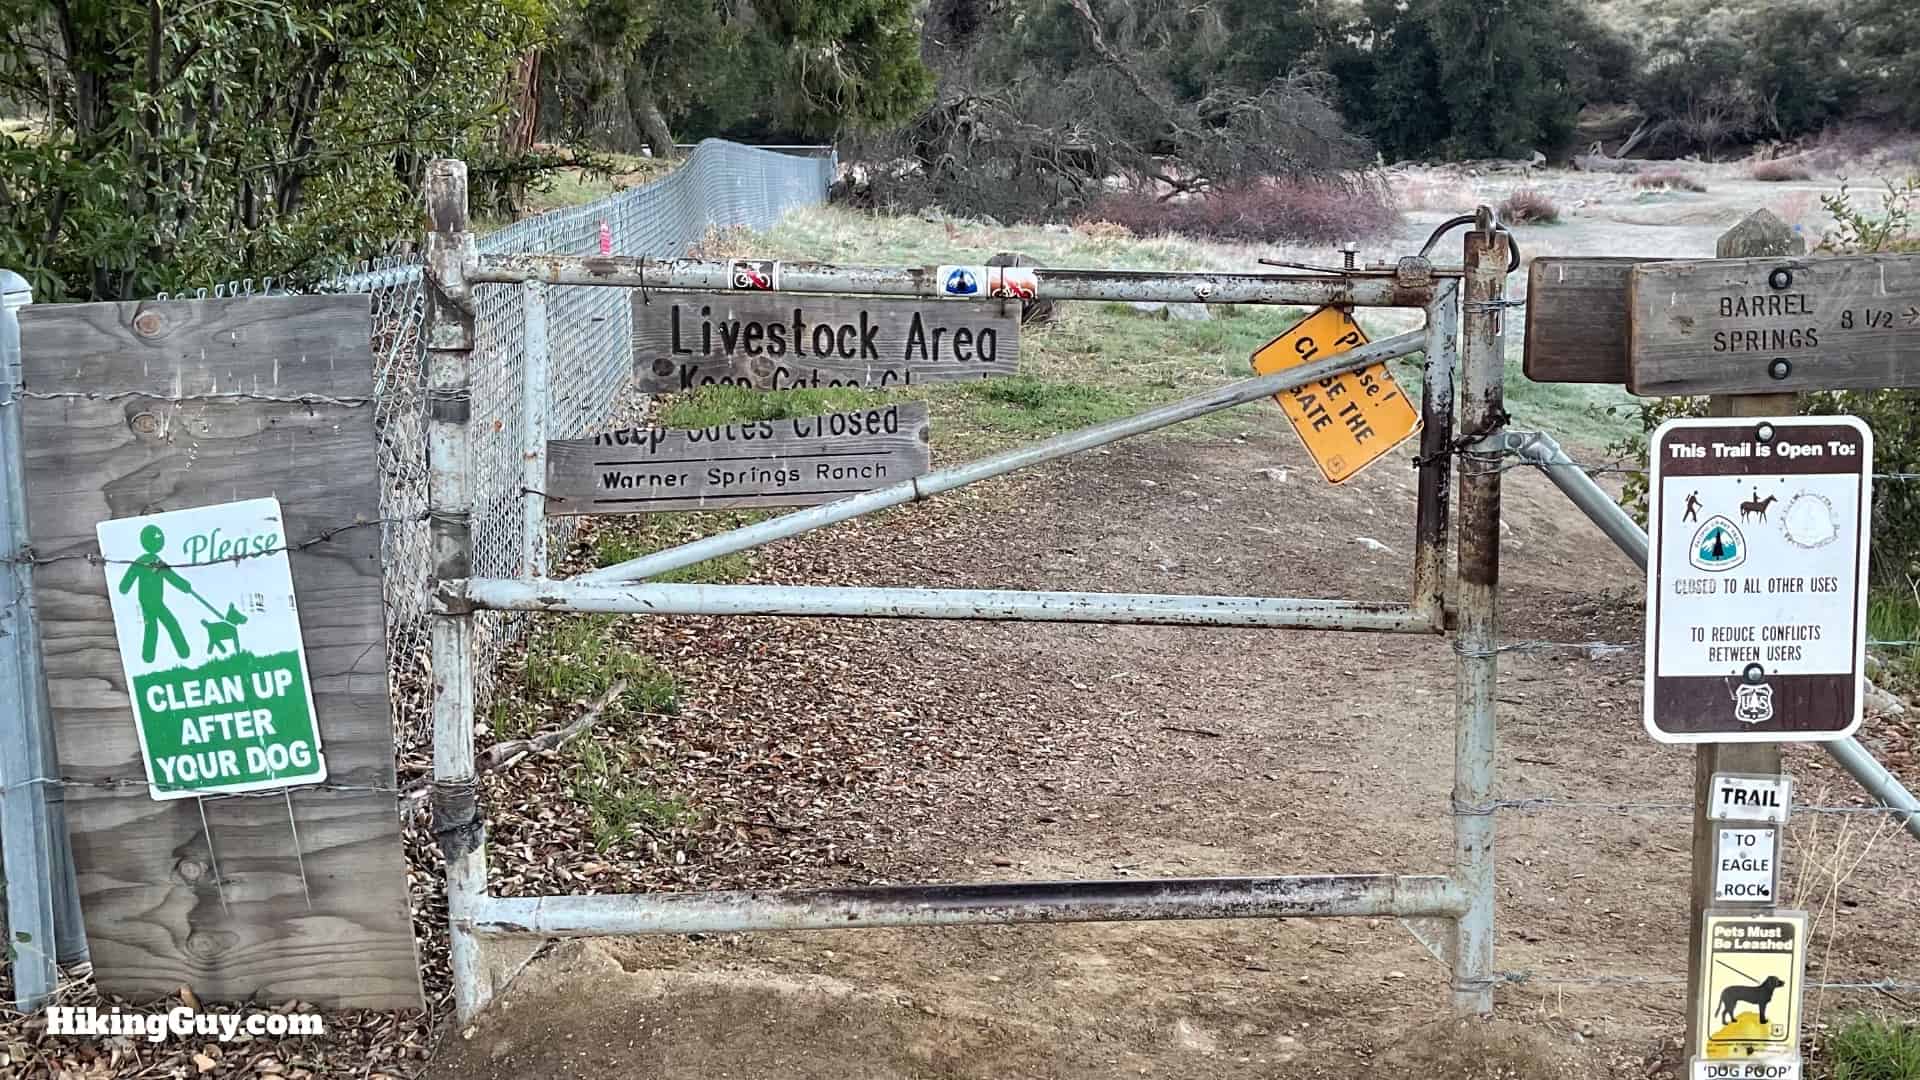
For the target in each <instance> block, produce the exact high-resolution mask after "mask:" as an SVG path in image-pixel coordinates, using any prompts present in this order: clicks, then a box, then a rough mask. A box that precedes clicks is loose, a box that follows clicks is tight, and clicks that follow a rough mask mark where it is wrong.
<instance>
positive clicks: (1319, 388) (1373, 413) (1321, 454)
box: [1253, 307, 1420, 484]
mask: <svg viewBox="0 0 1920 1080" xmlns="http://www.w3.org/2000/svg"><path fill="white" fill-rule="evenodd" d="M1366 343H1367V335H1365V334H1363V333H1361V332H1360V324H1359V323H1356V322H1354V321H1353V316H1352V315H1350V314H1348V313H1347V312H1345V311H1342V310H1340V309H1339V308H1330V307H1326V308H1321V309H1320V310H1319V311H1316V312H1314V313H1313V314H1311V315H1309V316H1307V317H1306V318H1304V319H1302V320H1300V321H1299V322H1297V323H1294V324H1293V326H1292V327H1290V328H1289V329H1288V330H1287V332H1286V333H1284V334H1281V335H1280V336H1279V337H1277V338H1274V339H1273V340H1272V341H1269V342H1267V343H1266V344H1265V345H1262V346H1260V348H1259V350H1258V351H1256V352H1255V353H1254V354H1253V371H1254V374H1256V375H1271V374H1273V373H1274V372H1276V371H1284V370H1286V369H1287V368H1290V367H1298V366H1299V365H1301V364H1309V363H1313V362H1315V361H1319V360H1325V359H1327V358H1328V357H1330V356H1335V355H1338V354H1340V353H1343V352H1346V351H1347V350H1348V349H1351V348H1353V347H1354V346H1355V345H1364V344H1366ZM1273 400H1275V401H1277V402H1279V403H1280V408H1281V409H1282V410H1283V411H1284V412H1285V413H1286V414H1287V419H1288V420H1290V421H1292V422H1293V430H1294V432H1295V433H1297V434H1298V435H1299V436H1300V441H1301V442H1302V443H1304V444H1306V447H1307V453H1309V454H1311V455H1313V460H1314V462H1315V463H1316V464H1318V465H1319V466H1320V472H1321V473H1322V474H1323V475H1325V476H1326V478H1327V480H1328V482H1330V483H1335V484H1338V483H1340V482H1341V481H1343V480H1347V479H1349V478H1351V477H1352V476H1354V475H1355V474H1356V473H1358V472H1359V471H1360V470H1361V469H1364V468H1366V467H1367V466H1368V465H1371V464H1373V463H1374V462H1375V461H1377V460H1379V459H1380V458H1381V457H1382V456H1383V455H1385V454H1386V453H1387V452H1388V451H1390V450H1392V449H1393V448H1394V447H1396V446H1398V445H1400V444H1401V443H1402V442H1404V441H1406V438H1407V436H1409V435H1411V434H1413V433H1414V431H1415V429H1417V428H1419V426H1420V413H1419V411H1418V410H1416V409H1415V408H1414V407H1413V402H1411V401H1409V400H1407V395H1405V394H1403V393H1401V392H1400V387H1399V385H1398V384H1396V383H1395V382H1394V381H1393V376H1392V375H1391V374H1389V373H1388V371H1387V366H1386V365H1385V364H1375V365H1373V366H1372V367H1369V368H1362V369H1360V370H1359V371H1349V372H1347V373H1346V374H1344V375H1335V376H1333V377H1332V378H1329V379H1321V380H1320V381H1319V382H1317V383H1309V384H1307V385H1306V386H1299V387H1295V388H1294V389H1292V390H1288V391H1286V392H1284V393H1280V394H1275V395H1274V397H1273Z"/></svg>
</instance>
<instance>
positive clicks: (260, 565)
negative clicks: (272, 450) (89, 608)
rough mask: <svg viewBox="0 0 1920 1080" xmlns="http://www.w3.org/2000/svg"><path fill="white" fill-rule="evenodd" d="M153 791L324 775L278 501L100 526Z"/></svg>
mask: <svg viewBox="0 0 1920 1080" xmlns="http://www.w3.org/2000/svg"><path fill="white" fill-rule="evenodd" d="M94 531H95V533H96V535H97V536H98V537H99V539H100V555H101V557H102V559H103V560H104V563H105V566H106V574H107V596H108V599H109V600H110V601H111V603H112V605H113V624H114V632H115V635H116V636H117V638H118V640H119V645H120V666H121V668H122V669H123V670H124V671H125V672H126V676H127V693H128V696H129V697H131V698H132V700H133V716H134V723H135V726H136V727H137V729H138V731H139V734H140V751H141V756H142V757H143V758H144V759H145V763H146V770H147V786H148V792H149V793H150V794H151V795H152V796H153V797H154V798H156V799H179V798H186V797H189V796H193V795H210V794H216V793H224V792H238V791H261V790H267V789H272V788H284V787H292V786H294V785H298V784H312V783H318V782H320V781H322V780H325V779H326V778H327V763H326V759H325V758H323V757H322V756H321V754H320V727H319V725H318V723H316V722H315V720H314V715H313V688H312V683H311V681H310V680H309V678H308V676H307V656H306V648H305V645H304V643H303V642H302V640H301V637H300V612H299V609H298V607H297V606H296V604H295V602H294V596H293V572H292V570H291V568H290V567H289V565H288V562H287V545H286V530H285V528H284V527H283V526H282V524H281V517H280V500H278V499H248V500H246V501H244V502H232V503H222V504H220V505H217V506H201V507H196V508H194V509H191V510H174V511H170V512H168V513H164V514H147V515H143V516H140V517H128V518H116V519H114V520H112V521H102V522H100V523H99V524H98V525H97V526H95V530H94Z"/></svg>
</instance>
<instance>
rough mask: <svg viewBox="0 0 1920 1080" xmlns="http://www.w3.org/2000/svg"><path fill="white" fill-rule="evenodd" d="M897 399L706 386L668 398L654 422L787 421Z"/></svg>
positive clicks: (876, 392)
mask: <svg viewBox="0 0 1920 1080" xmlns="http://www.w3.org/2000/svg"><path fill="white" fill-rule="evenodd" d="M898 400H899V398H898V397H896V396H890V394H889V392H888V391H885V390H880V389H878V388H865V387H857V386H852V387H847V386H836V387H831V388H826V389H819V390H814V389H807V390H772V391H768V390H750V389H747V388H746V387H740V386H707V387H702V388H701V389H699V390H696V391H694V392H692V393H690V394H682V395H677V396H675V397H672V398H670V399H667V400H666V402H665V403H664V404H662V405H661V407H660V411H659V414H658V416H657V420H658V422H659V425H660V426H661V427H669V428H707V427H719V426H721V425H723V424H737V423H742V422H751V421H754V420H790V419H792V418H794V417H796V416H819V415H822V414H824V413H836V412H855V411H858V410H860V409H871V408H876V407H880V406H885V405H890V404H894V403H896V402H897V401H898Z"/></svg>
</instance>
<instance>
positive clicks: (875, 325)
mask: <svg viewBox="0 0 1920 1080" xmlns="http://www.w3.org/2000/svg"><path fill="white" fill-rule="evenodd" d="M1019 359H1020V304H1019V302H1018V301H992V302H987V303H956V302H954V301H952V300H945V301H923V300H908V299H884V298H876V297H850V296H815V295H810V294H796V293H756V292H748V291H741V292H725V293H663V292H655V293H651V294H642V293H638V292H636V293H635V294H634V299H633V373H634V382H635V385H636V388H637V389H639V390H641V391H643V392H645V393H649V394H662V393H673V392H676V391H684V390H698V389H699V388H701V387H703V386H744V387H751V388H753V389H755V390H796V389H803V388H812V387H821V386H911V385H913V384H915V383H926V382H951V381H954V380H958V379H985V378H991V377H993V376H996V375H1011V374H1013V373H1014V371H1015V370H1016V368H1017V367H1018V366H1019Z"/></svg>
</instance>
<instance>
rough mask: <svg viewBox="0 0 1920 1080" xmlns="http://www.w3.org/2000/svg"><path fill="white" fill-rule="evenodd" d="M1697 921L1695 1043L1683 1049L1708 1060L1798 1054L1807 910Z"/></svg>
mask: <svg viewBox="0 0 1920 1080" xmlns="http://www.w3.org/2000/svg"><path fill="white" fill-rule="evenodd" d="M1701 918H1702V919H1703V920H1704V923H1705V925H1704V926H1703V927H1702V931H1701V934H1700V948H1701V956H1700V963H1701V968H1702V972H1701V978H1700V1000H1699V1001H1696V1002H1694V1003H1693V1008H1694V1009H1695V1010H1697V1013H1698V1016H1699V1023H1698V1025H1697V1029H1698V1031H1699V1040H1700V1042H1699V1045H1697V1046H1692V1047H1689V1048H1688V1052H1689V1053H1690V1054H1691V1055H1692V1056H1693V1057H1696V1058H1705V1059H1706V1060H1708V1061H1743V1060H1748V1059H1760V1058H1791V1057H1795V1056H1797V1055H1798V1054H1799V1052H1800V991H1801V989H1802V984H1803V975H1804V973H1805V971H1806V965H1807V913H1806V912H1804V911H1772V912H1768V913H1766V914H1763V915H1729V914H1724V913H1720V912H1711V911H1710V912H1707V913H1705V914H1704V915H1702V916H1701Z"/></svg>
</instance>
